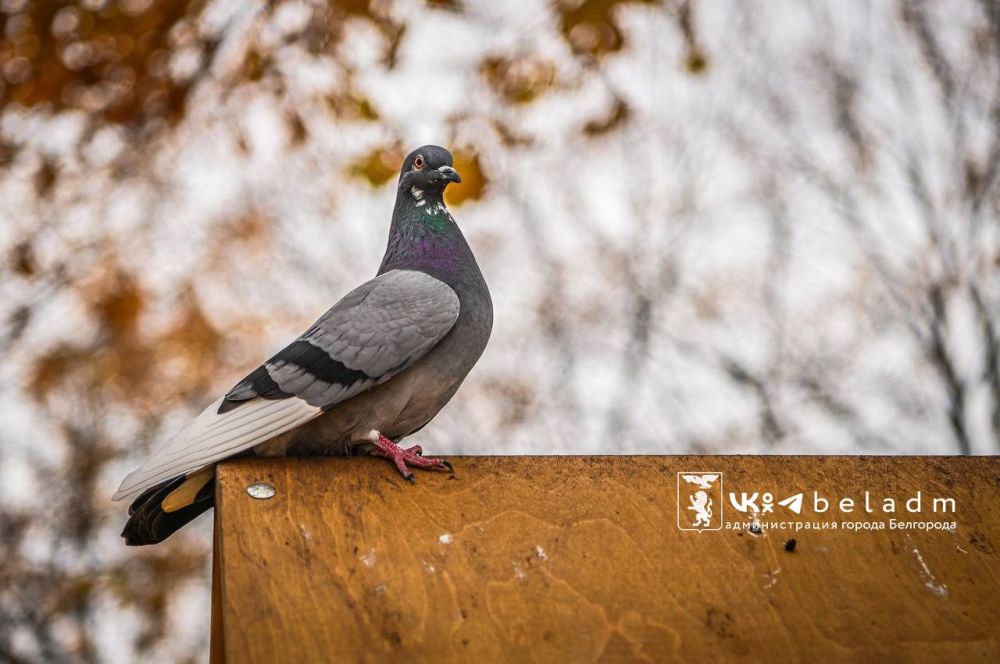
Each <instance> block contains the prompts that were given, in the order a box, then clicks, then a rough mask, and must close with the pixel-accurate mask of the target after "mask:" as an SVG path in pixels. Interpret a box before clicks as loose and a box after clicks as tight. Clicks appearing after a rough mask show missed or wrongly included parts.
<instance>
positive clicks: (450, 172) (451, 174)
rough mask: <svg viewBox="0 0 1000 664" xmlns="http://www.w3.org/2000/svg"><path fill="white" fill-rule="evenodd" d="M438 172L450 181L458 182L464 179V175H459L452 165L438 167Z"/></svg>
mask: <svg viewBox="0 0 1000 664" xmlns="http://www.w3.org/2000/svg"><path fill="white" fill-rule="evenodd" d="M438 172H439V173H440V174H441V176H442V177H443V179H445V180H447V181H448V182H456V183H458V182H461V181H462V176H461V175H459V174H458V171H456V170H455V169H454V168H452V167H451V166H442V167H441V168H439V169H438Z"/></svg>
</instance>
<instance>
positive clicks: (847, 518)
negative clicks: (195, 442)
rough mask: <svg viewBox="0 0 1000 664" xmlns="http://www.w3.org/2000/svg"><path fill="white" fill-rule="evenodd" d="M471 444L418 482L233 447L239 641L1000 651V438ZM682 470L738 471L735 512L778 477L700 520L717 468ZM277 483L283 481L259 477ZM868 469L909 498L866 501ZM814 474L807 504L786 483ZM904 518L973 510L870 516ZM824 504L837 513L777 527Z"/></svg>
mask: <svg viewBox="0 0 1000 664" xmlns="http://www.w3.org/2000/svg"><path fill="white" fill-rule="evenodd" d="M451 460H452V461H453V462H454V464H455V471H456V472H455V476H453V477H452V476H449V475H448V474H445V473H428V472H424V473H419V474H418V477H417V483H416V484H413V485H410V484H407V483H406V482H404V481H403V480H402V479H401V478H400V477H399V476H398V475H397V474H396V472H395V470H394V469H393V468H392V467H391V465H390V464H389V463H387V462H385V461H384V460H378V459H365V458H350V459H338V458H328V459H273V460H262V459H247V460H238V461H233V462H228V463H225V464H222V465H221V466H220V468H219V472H218V486H217V491H218V493H217V496H218V504H219V508H218V509H219V515H218V519H217V522H216V523H217V528H219V530H220V532H219V533H218V537H217V546H219V547H220V548H219V551H218V555H219V560H220V561H221V566H222V569H221V573H220V574H219V581H220V582H219V583H218V584H217V593H216V601H217V603H218V604H220V605H221V606H220V607H219V609H220V613H221V623H222V625H221V628H219V629H221V630H222V632H223V636H222V639H221V640H222V641H224V645H225V660H226V661H228V662H230V663H236V662H240V663H243V662H266V663H269V664H270V663H277V662H281V663H287V662H319V661H321V662H341V661H343V662H408V663H409V662H477V663H478V662H484V663H489V662H553V663H556V662H560V663H561V662H661V661H674V660H676V661H692V662H693V661H720V660H724V659H740V660H743V661H795V660H798V661H837V660H839V661H858V660H862V661H866V660H893V661H927V662H940V661H1000V551H998V549H1000V461H998V460H997V459H996V458H936V457H906V458H900V457H895V458H891V457H694V456H674V457H651V456H650V457H459V458H452V459H451ZM679 471H685V472H686V471H699V472H714V471H721V472H722V478H721V481H722V487H721V488H722V492H721V493H713V492H717V491H718V482H717V481H716V482H712V483H710V486H709V489H708V491H706V495H708V496H709V497H712V498H713V507H714V509H713V511H712V517H711V519H708V521H709V522H710V523H711V524H712V525H713V527H714V526H716V525H723V524H724V523H726V522H729V523H730V524H736V525H737V526H744V525H746V524H749V523H750V517H749V516H748V515H747V514H743V513H740V512H738V511H737V510H735V509H734V508H733V506H732V504H731V503H730V501H729V499H728V494H729V493H730V492H733V493H734V494H735V495H734V497H736V498H737V499H739V497H740V494H741V493H743V492H746V493H747V494H748V497H751V496H752V494H753V493H754V492H757V493H759V494H763V493H764V492H768V493H771V494H772V496H771V497H772V499H773V500H772V501H771V505H772V506H773V511H772V512H769V513H766V514H760V515H759V521H760V522H761V527H762V528H763V530H762V531H761V532H760V533H759V534H754V533H752V532H749V531H747V530H732V529H727V528H725V527H723V529H721V530H716V531H707V530H703V531H682V530H680V529H679V527H678V523H680V525H684V526H690V525H691V523H692V519H693V518H696V516H697V511H696V510H688V509H686V508H687V507H691V506H692V503H691V500H692V498H693V497H694V493H695V492H696V491H697V490H698V487H697V486H696V485H694V484H692V483H691V482H687V481H684V480H683V479H679V478H678V475H677V473H678V472H679ZM259 480H262V481H266V482H268V483H270V484H272V485H273V486H274V487H275V490H276V493H275V495H274V497H273V498H270V499H267V500H259V499H254V498H251V497H250V496H249V495H248V494H247V490H246V489H247V486H248V485H249V484H251V483H252V482H255V481H259ZM866 490H868V491H869V492H871V493H870V495H869V498H870V502H871V503H872V504H873V505H877V506H878V507H879V508H881V507H882V506H883V499H884V498H885V497H893V498H897V499H899V500H900V502H899V505H898V510H899V511H898V512H897V513H894V514H883V513H881V512H876V513H871V514H869V513H865V512H863V511H861V510H862V509H863V502H862V501H863V499H864V492H865V491H866ZM918 490H919V491H920V492H921V496H922V498H921V500H922V503H921V507H922V510H923V512H922V514H908V513H906V512H905V502H903V501H905V500H906V499H910V498H913V497H915V496H916V492H917V491H918ZM814 491H818V492H819V493H820V495H821V497H823V498H826V499H828V500H830V503H831V506H830V508H829V509H828V511H827V512H825V513H822V514H817V513H815V510H814V494H813V492H814ZM797 492H803V506H802V508H801V513H800V514H798V515H796V514H794V512H793V511H792V510H791V508H790V506H781V505H778V504H777V501H779V500H782V499H784V498H787V497H792V496H794V494H796V493H797ZM679 497H680V500H681V507H684V508H685V509H684V510H681V515H680V517H679V516H678V509H677V508H678V498H679ZM843 497H851V498H853V499H855V500H856V501H857V503H856V506H855V511H854V512H853V513H850V514H847V513H839V512H838V511H837V510H838V503H839V500H840V499H841V498H843ZM934 497H938V498H941V497H947V498H954V499H955V501H956V503H955V513H954V514H945V513H938V514H933V513H932V512H931V505H932V503H931V502H930V500H931V499H932V498H934ZM694 499H695V500H696V501H697V500H698V498H697V497H694ZM738 502H739V501H738ZM756 502H757V507H758V509H763V507H762V499H761V497H760V496H759V497H758V500H757V501H756ZM720 503H721V505H720ZM820 506H822V503H820ZM942 506H943V507H947V506H946V505H942ZM720 507H721V508H722V509H721V510H720V509H719V508H720ZM751 511H752V510H751ZM679 518H680V522H679ZM889 518H896V519H898V520H901V521H911V520H912V521H925V522H926V521H934V522H941V521H944V522H947V521H954V522H956V523H957V528H956V529H955V530H954V531H942V530H931V531H928V530H890V529H886V530H867V529H863V528H864V527H865V526H864V524H869V526H872V525H873V524H877V523H887V521H888V519H889ZM806 522H808V523H815V524H816V525H818V526H819V527H820V528H823V526H822V524H823V523H827V524H828V526H827V528H829V524H832V523H834V522H836V523H837V524H838V528H837V529H835V530H834V529H817V530H813V529H811V528H810V529H802V530H798V531H795V530H793V529H785V530H781V529H778V528H773V529H771V528H768V527H767V526H768V524H769V523H773V524H779V523H791V524H793V525H792V528H794V527H795V526H794V523H806ZM848 522H856V523H859V524H861V526H860V528H862V529H858V530H848V529H846V528H845V525H846V524H847V523H848ZM793 538H794V540H795V542H794V550H791V551H789V550H788V549H791V548H792V547H793V544H792V543H790V542H789V540H791V539H793ZM222 657H223V655H222V654H220V653H218V652H216V655H215V657H214V661H216V662H219V661H222Z"/></svg>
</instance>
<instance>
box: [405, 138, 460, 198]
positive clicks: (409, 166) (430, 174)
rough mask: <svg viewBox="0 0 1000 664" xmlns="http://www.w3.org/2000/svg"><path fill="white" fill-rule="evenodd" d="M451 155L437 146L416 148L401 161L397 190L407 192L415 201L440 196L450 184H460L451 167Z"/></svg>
mask: <svg viewBox="0 0 1000 664" xmlns="http://www.w3.org/2000/svg"><path fill="white" fill-rule="evenodd" d="M452 163H453V162H452V158H451V153H450V152H448V151H447V150H445V149H444V148H442V147H438V146H437V145H425V146H423V147H422V148H417V149H416V150H414V151H413V152H411V153H410V154H409V155H407V157H406V159H405V160H404V161H403V168H402V170H401V171H400V173H399V188H400V190H401V191H405V190H409V191H410V193H411V194H412V195H413V196H414V198H416V199H417V200H421V199H422V198H423V196H424V195H425V194H437V195H440V194H441V193H442V192H443V191H444V188H445V187H447V186H448V183H450V182H461V181H462V177H461V176H460V175H459V174H458V171H456V170H455V169H454V168H452V167H451V165H452Z"/></svg>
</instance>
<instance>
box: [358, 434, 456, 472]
mask: <svg viewBox="0 0 1000 664" xmlns="http://www.w3.org/2000/svg"><path fill="white" fill-rule="evenodd" d="M369 440H370V441H371V443H372V445H374V447H373V448H372V450H371V451H370V452H369V453H368V454H370V455H371V456H377V457H384V458H386V459H391V460H392V462H393V463H394V464H396V468H397V469H398V470H399V472H400V474H401V475H402V476H403V479H405V480H407V481H408V482H412V481H413V473H411V472H410V469H409V468H408V466H412V467H413V468H432V469H437V470H447V471H448V472H454V471H453V469H452V467H451V464H450V463H448V462H447V461H444V460H442V459H434V458H431V457H424V456H423V453H424V450H423V448H422V447H420V446H419V445H414V446H413V447H407V448H405V449H404V448H402V447H400V446H399V445H397V444H396V443H394V442H392V441H391V440H389V439H388V438H386V437H385V436H383V435H382V434H380V433H378V432H377V431H372V432H371V435H370V436H369Z"/></svg>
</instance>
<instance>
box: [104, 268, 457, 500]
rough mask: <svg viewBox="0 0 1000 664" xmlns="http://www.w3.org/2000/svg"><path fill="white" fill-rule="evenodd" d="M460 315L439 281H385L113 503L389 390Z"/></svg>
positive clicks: (132, 480)
mask: <svg viewBox="0 0 1000 664" xmlns="http://www.w3.org/2000/svg"><path fill="white" fill-rule="evenodd" d="M458 313H459V302H458V296H457V295H456V294H455V292H454V291H453V290H452V289H451V288H450V287H449V286H447V285H446V284H444V283H443V282H441V281H438V280H437V279H435V278H433V277H431V276H428V275H426V274H424V273H422V272H416V271H411V270H393V271H391V272H386V273H385V274H381V275H379V276H378V277H376V278H374V279H372V280H371V281H369V282H367V283H365V284H363V285H362V286H360V287H358V288H356V289H355V290H354V291H352V292H351V293H349V294H348V295H347V296H345V297H344V299H342V300H341V301H340V302H338V303H337V304H336V305H334V306H333V308H332V309H330V310H329V311H328V312H326V313H325V314H324V315H323V316H322V317H321V318H320V319H319V320H318V321H317V322H316V324H315V325H313V326H312V327H311V328H309V330H308V331H306V333H305V334H303V335H302V336H301V337H299V338H298V339H296V340H295V341H294V342H292V343H291V344H290V345H288V346H287V347H286V348H285V349H284V350H282V351H281V352H279V353H278V354H277V355H275V356H274V357H272V358H271V359H270V360H268V361H267V362H265V363H264V365H263V366H261V367H260V368H258V369H257V370H256V371H254V372H253V373H251V374H250V375H249V376H247V377H246V378H245V379H243V380H242V381H240V383H238V384H237V385H236V387H234V388H233V389H232V390H230V391H229V393H228V394H227V395H226V396H225V397H224V398H222V399H219V400H218V401H216V402H215V403H214V404H212V405H211V406H209V407H208V408H207V409H205V411H204V412H202V414H201V415H199V416H198V417H197V418H195V420H194V421H192V422H191V424H189V425H188V427H186V428H185V429H184V430H182V431H181V432H180V433H178V434H177V435H176V436H174V438H172V439H171V440H170V441H168V442H167V444H166V445H164V446H163V447H162V448H160V449H159V450H157V451H156V452H154V454H153V455H152V456H151V457H150V458H149V459H147V460H146V462H145V463H144V464H143V465H142V466H141V467H139V468H138V469H136V470H135V471H133V472H132V473H129V475H128V476H127V477H126V478H125V479H124V480H123V481H122V484H121V486H120V487H119V488H118V491H117V492H116V493H115V495H114V499H115V500H122V499H124V498H128V497H129V496H133V495H135V494H137V493H139V492H141V491H143V490H145V489H147V488H149V487H151V486H154V485H155V484H158V483H159V482H163V481H166V480H168V479H170V478H173V477H177V476H178V475H183V474H186V473H190V472H192V471H195V470H198V469H200V468H203V467H205V466H207V465H209V464H211V463H215V462H216V461H220V460H222V459H225V458H227V457H230V456H232V455H234V454H237V453H239V452H242V451H243V450H246V449H249V448H251V447H253V446H255V445H258V444H260V443H262V442H264V441H266V440H269V439H271V438H274V437H275V436H278V435H281V434H282V433H285V432H287V431H290V430H292V429H294V428H296V427H298V426H301V425H302V424H305V423H306V422H308V421H309V420H311V419H313V418H315V417H317V416H318V415H320V414H321V413H322V412H323V409H324V408H329V407H330V406H332V405H334V404H336V403H338V402H340V401H343V400H345V399H349V398H351V397H353V396H355V395H357V394H359V393H361V392H363V391H364V390H366V389H368V388H370V387H372V386H373V385H377V384H379V383H382V382H385V381H386V380H389V379H390V378H391V377H392V376H394V375H396V374H398V373H399V372H401V371H403V370H404V369H406V368H407V367H409V366H411V365H412V364H413V363H414V362H416V361H417V360H418V359H419V358H421V357H423V356H424V355H426V354H427V352H428V351H429V350H430V349H431V348H433V347H434V346H435V345H436V344H437V343H438V342H439V341H440V340H441V339H442V338H444V336H445V335H446V334H448V332H449V331H450V330H451V328H452V327H453V326H454V325H455V322H456V321H457V320H458ZM261 397H263V398H261Z"/></svg>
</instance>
